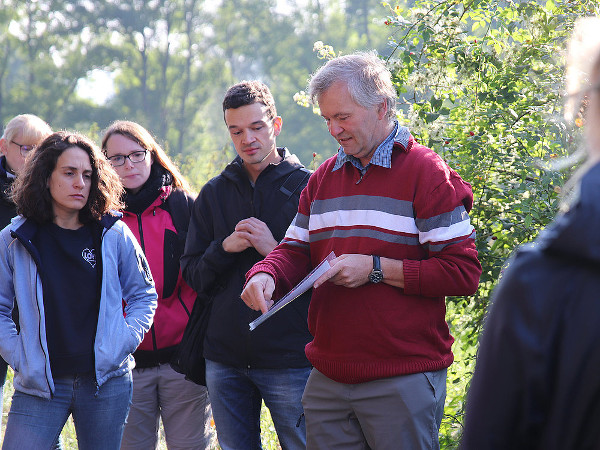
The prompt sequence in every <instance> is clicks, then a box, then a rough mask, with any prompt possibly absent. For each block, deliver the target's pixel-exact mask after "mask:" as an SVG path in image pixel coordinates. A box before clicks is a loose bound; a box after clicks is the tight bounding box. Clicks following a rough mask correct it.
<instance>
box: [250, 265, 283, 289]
mask: <svg viewBox="0 0 600 450" xmlns="http://www.w3.org/2000/svg"><path fill="white" fill-rule="evenodd" d="M259 272H265V273H268V274H269V275H271V276H272V277H273V281H275V290H277V274H276V273H275V271H274V270H273V268H272V267H271V266H270V265H269V264H265V263H261V262H258V263H256V264H254V265H253V266H252V267H251V268H250V270H249V271H248V272H246V281H245V282H244V288H245V287H246V284H248V280H249V279H250V278H252V277H253V276H254V275H256V274H257V273H259Z"/></svg>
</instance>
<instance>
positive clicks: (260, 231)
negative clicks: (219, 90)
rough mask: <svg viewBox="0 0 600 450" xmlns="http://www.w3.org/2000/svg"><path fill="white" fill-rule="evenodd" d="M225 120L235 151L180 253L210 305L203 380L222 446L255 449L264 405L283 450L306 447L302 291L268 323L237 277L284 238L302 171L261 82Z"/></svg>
mask: <svg viewBox="0 0 600 450" xmlns="http://www.w3.org/2000/svg"><path fill="white" fill-rule="evenodd" d="M223 115H224V119H225V125H226V126H227V129H228V130H229V135H230V137H231V140H232V142H233V145H234V147H235V150H236V152H237V154H238V155H237V156H236V158H235V159H234V160H233V161H232V162H231V163H229V165H227V167H226V168H225V169H224V170H223V171H222V172H221V174H220V175H219V176H217V177H215V178H213V179H212V180H210V181H209V182H208V183H206V184H205V185H204V187H203V188H202V190H201V191H200V194H199V195H198V198H197V199H196V202H195V204H194V211H193V213H192V218H191V222H190V232H189V233H188V238H187V241H186V245H185V252H184V255H183V257H182V259H181V266H182V268H183V276H184V278H185V279H186V280H187V281H188V283H190V285H191V286H192V287H194V288H195V289H196V290H197V291H198V293H201V294H202V296H203V297H204V298H206V299H208V301H209V302H210V303H211V304H212V306H210V305H206V306H205V307H209V308H211V310H210V316H209V318H208V329H207V331H206V337H205V339H204V357H205V358H206V372H205V373H206V383H207V386H208V392H209V393H210V397H211V402H212V407H213V415H214V419H215V426H216V428H217V435H218V439H219V444H220V446H221V448H222V449H223V450H240V449H248V450H254V449H260V448H261V440H260V411H261V403H262V400H264V402H265V405H266V406H267V407H268V408H269V411H270V413H271V417H272V419H273V424H274V425H275V430H276V431H277V436H278V438H279V443H280V444H281V447H282V448H283V449H304V448H305V447H306V433H305V425H304V420H302V417H301V416H302V412H303V411H302V404H301V397H302V392H303V391H304V386H305V384H306V379H307V378H308V374H309V373H310V363H309V362H308V360H307V359H306V356H305V355H304V346H305V345H306V343H307V342H309V340H310V334H309V332H308V328H307V324H306V317H307V310H308V302H309V299H310V297H309V295H308V294H305V295H304V296H303V297H301V298H298V299H297V300H296V301H295V302H294V303H293V304H290V305H288V306H287V307H286V308H284V309H283V310H281V311H280V312H279V314H277V316H274V317H273V318H272V319H271V322H270V323H269V324H267V325H263V326H261V327H258V328H257V329H256V330H254V331H250V330H249V326H248V324H249V323H250V322H252V321H253V320H254V319H256V318H257V317H258V314H257V313H255V312H254V311H250V310H249V309H248V308H246V307H245V306H244V304H243V303H242V302H240V293H241V292H242V286H243V284H244V274H245V273H246V271H247V270H248V269H249V268H250V267H252V265H253V264H254V263H256V262H257V261H260V260H261V259H262V258H263V257H264V256H265V255H267V254H268V253H269V252H270V251H271V250H272V249H273V248H274V247H275V245H277V241H278V240H280V239H282V238H283V236H284V234H285V230H286V229H287V227H288V225H289V224H290V222H291V220H292V218H293V217H294V213H295V211H296V209H297V207H298V198H299V197H300V192H301V191H302V189H303V188H304V186H305V185H306V182H307V180H308V177H309V174H310V172H309V171H308V170H306V169H305V168H304V166H302V164H300V161H299V160H298V158H297V157H296V156H295V155H292V154H290V152H289V151H288V150H287V149H286V148H284V147H277V145H276V137H277V136H278V135H279V133H280V131H281V127H282V119H281V117H279V116H278V115H277V110H276V108H275V101H274V99H273V96H272V95H271V92H270V91H269V88H268V87H267V86H266V85H265V84H264V83H262V82H259V81H242V82H241V83H238V84H235V85H233V86H231V87H230V88H229V89H228V90H227V92H226V94H225V98H224V100H223Z"/></svg>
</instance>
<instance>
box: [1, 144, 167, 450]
mask: <svg viewBox="0 0 600 450" xmlns="http://www.w3.org/2000/svg"><path fill="white" fill-rule="evenodd" d="M121 192H122V187H121V183H120V181H119V178H118V176H117V174H116V173H115V172H114V170H113V169H112V167H111V166H110V164H109V163H108V161H106V159H105V157H104V155H103V154H102V152H101V151H100V149H99V148H98V147H97V146H96V145H95V144H94V143H93V142H92V141H90V140H89V139H88V138H86V137H84V136H82V135H80V134H77V133H68V132H57V133H53V134H51V135H50V136H48V137H47V138H46V139H45V140H44V141H43V142H42V143H41V144H40V145H39V147H38V148H37V149H36V150H35V151H34V153H33V154H32V155H31V156H30V159H29V160H28V162H27V164H26V165H25V167H24V168H23V170H22V171H21V173H20V174H19V177H18V178H17V180H16V181H15V184H14V186H13V192H12V195H13V199H14V201H15V204H16V205H17V212H18V213H19V214H20V215H19V216H17V217H15V218H13V219H12V221H11V223H10V224H9V225H8V226H6V227H5V228H4V229H3V230H2V231H1V232H0V355H1V356H2V357H3V358H4V359H5V360H6V361H7V362H8V363H9V364H10V366H11V367H12V368H13V370H14V374H15V375H14V380H13V384H14V388H15V393H14V395H13V397H12V402H11V407H10V412H9V414H8V422H7V425H6V434H5V436H4V444H3V449H7V450H12V449H37V448H51V447H53V446H55V445H56V444H57V442H58V439H59V435H60V432H61V430H62V428H63V426H64V424H65V423H66V421H67V419H68V417H69V415H72V416H73V422H74V424H75V431H76V433H77V442H78V445H79V448H80V449H92V448H94V449H99V448H100V449H111V450H113V449H114V450H116V449H118V448H119V446H120V445H121V437H122V434H123V428H124V426H125V419H126V417H127V413H128V411H129V404H130V402H131V393H132V381H131V369H132V367H133V365H134V361H133V356H132V355H131V353H132V352H133V351H134V350H135V349H136V348H137V346H138V345H139V344H140V342H141V341H142V337H143V336H144V333H146V331H148V329H149V328H150V325H151V324H152V318H153V316H154V310H155V308H156V297H157V296H156V291H155V289H154V282H153V280H152V275H151V273H150V269H149V267H148V263H147V261H146V258H145V257H144V254H143V253H142V251H141V249H140V247H139V245H138V243H137V242H136V240H135V237H134V236H133V234H132V233H131V232H130V230H129V228H128V227H127V226H126V225H125V224H124V223H123V222H122V221H121V220H119V216H120V215H119V214H118V213H116V212H114V210H117V209H120V207H121V203H120V200H119V197H120V195H121ZM123 302H124V303H125V311H126V316H123V308H122V303H123ZM14 304H16V306H17V307H18V309H19V325H20V330H19V331H18V330H17V326H16V324H15V323H14V321H13V318H12V309H13V305H14Z"/></svg>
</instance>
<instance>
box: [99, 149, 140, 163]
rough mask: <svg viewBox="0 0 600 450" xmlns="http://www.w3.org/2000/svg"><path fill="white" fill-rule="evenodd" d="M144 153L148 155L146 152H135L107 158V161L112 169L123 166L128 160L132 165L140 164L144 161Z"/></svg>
mask: <svg viewBox="0 0 600 450" xmlns="http://www.w3.org/2000/svg"><path fill="white" fill-rule="evenodd" d="M146 153H148V150H138V151H137V152H131V153H130V154H129V155H115V156H109V157H108V158H107V159H108V160H109V161H110V163H111V164H112V166H113V167H119V166H122V165H123V164H125V160H126V159H129V161H131V162H132V163H133V164H135V163H139V162H142V161H143V160H145V159H146Z"/></svg>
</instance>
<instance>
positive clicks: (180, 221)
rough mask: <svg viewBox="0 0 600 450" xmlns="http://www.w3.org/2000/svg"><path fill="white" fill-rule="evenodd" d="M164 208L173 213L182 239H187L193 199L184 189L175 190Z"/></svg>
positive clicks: (174, 223)
mask: <svg viewBox="0 0 600 450" xmlns="http://www.w3.org/2000/svg"><path fill="white" fill-rule="evenodd" d="M163 206H164V209H165V210H167V211H168V212H169V214H170V215H171V220H173V225H175V229H176V230H177V235H178V236H179V237H180V239H183V240H185V237H186V235H187V231H188V227H189V225H190V208H191V201H190V199H188V197H187V195H185V193H184V192H183V191H179V190H174V191H173V192H171V195H169V196H168V197H167V200H166V201H165V203H164V204H163Z"/></svg>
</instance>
